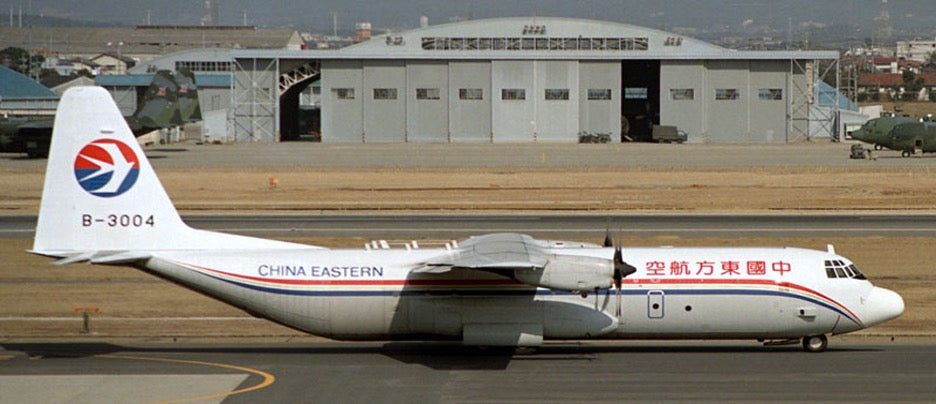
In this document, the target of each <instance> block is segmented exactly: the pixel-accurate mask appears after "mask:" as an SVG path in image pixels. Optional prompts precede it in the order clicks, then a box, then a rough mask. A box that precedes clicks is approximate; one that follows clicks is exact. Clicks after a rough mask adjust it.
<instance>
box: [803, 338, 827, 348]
mask: <svg viewBox="0 0 936 404" xmlns="http://www.w3.org/2000/svg"><path fill="white" fill-rule="evenodd" d="M828 347H829V339H828V338H826V336H825V335H822V334H819V335H810V336H807V337H803V349H805V350H806V352H822V351H825V350H826V348H828Z"/></svg>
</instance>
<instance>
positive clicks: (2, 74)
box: [0, 66, 59, 115]
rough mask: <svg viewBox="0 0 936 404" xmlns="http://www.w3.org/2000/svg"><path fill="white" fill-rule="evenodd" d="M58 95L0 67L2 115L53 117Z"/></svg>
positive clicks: (15, 72)
mask: <svg viewBox="0 0 936 404" xmlns="http://www.w3.org/2000/svg"><path fill="white" fill-rule="evenodd" d="M58 98H59V96H58V94H56V93H55V92H53V91H52V90H49V89H48V88H46V87H44V86H43V85H42V84H39V83H37V82H35V81H34V80H33V79H30V78H29V77H26V76H24V75H22V74H20V73H19V72H17V71H14V70H12V69H9V68H7V67H5V66H0V114H10V115H51V114H53V113H55V108H56V106H58Z"/></svg>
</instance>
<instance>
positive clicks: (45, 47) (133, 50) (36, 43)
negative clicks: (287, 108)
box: [0, 26, 303, 56]
mask: <svg viewBox="0 0 936 404" xmlns="http://www.w3.org/2000/svg"><path fill="white" fill-rule="evenodd" d="M302 43H303V42H302V38H301V37H300V36H299V33H298V32H297V31H296V30H294V29H255V28H253V27H200V26H195V27H183V26H178V27H176V26H140V27H135V28H84V27H80V28H76V27H26V28H5V27H0V49H2V48H6V47H9V46H14V47H19V48H24V49H27V50H30V51H35V52H41V53H44V54H46V55H87V56H94V55H98V54H100V53H101V52H103V51H120V52H121V54H122V55H123V56H127V55H129V56H137V55H160V54H164V53H167V52H173V51H177V50H182V49H190V48H205V47H214V48H245V49H249V48H260V49H278V48H295V49H299V47H300V46H301V45H302ZM108 44H110V45H108ZM118 44H119V45H118Z"/></svg>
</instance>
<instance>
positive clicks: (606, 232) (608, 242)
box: [604, 227, 614, 247]
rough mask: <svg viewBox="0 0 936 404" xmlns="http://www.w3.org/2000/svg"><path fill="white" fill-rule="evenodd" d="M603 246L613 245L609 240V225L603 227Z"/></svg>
mask: <svg viewBox="0 0 936 404" xmlns="http://www.w3.org/2000/svg"><path fill="white" fill-rule="evenodd" d="M604 246H605V247H614V243H613V242H612V241H611V228H610V227H606V228H605V239H604Z"/></svg>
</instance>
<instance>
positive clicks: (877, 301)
mask: <svg viewBox="0 0 936 404" xmlns="http://www.w3.org/2000/svg"><path fill="white" fill-rule="evenodd" d="M864 305H865V313H866V314H865V321H864V323H865V326H869V327H870V326H872V325H875V324H879V323H883V322H885V321H887V320H892V319H895V318H897V317H898V316H900V315H901V314H903V311H904V301H903V298H902V297H900V295H899V294H897V292H894V291H892V290H889V289H884V288H879V287H876V286H875V287H874V289H871V293H870V294H868V298H867V299H866V300H865V304H864Z"/></svg>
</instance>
